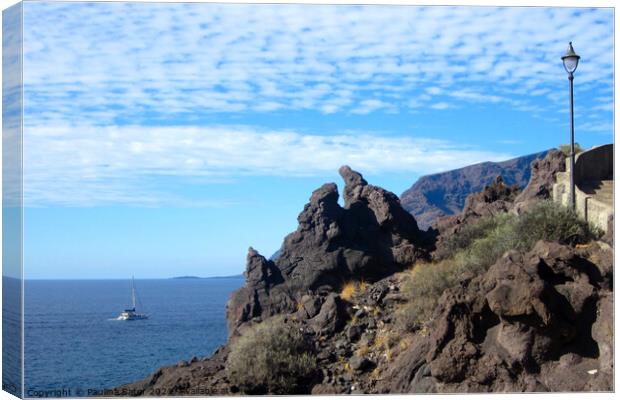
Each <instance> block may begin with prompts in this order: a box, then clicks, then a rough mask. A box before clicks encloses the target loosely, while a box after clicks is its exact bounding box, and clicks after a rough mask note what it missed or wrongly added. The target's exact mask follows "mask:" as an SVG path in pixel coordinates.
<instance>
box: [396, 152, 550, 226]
mask: <svg viewBox="0 0 620 400" xmlns="http://www.w3.org/2000/svg"><path fill="white" fill-rule="evenodd" d="M546 153H547V152H546V151H543V152H540V153H535V154H530V155H527V156H523V157H518V158H514V159H512V160H508V161H503V162H499V163H496V162H485V163H480V164H475V165H470V166H467V167H464V168H460V169H456V170H453V171H447V172H441V173H438V174H433V175H427V176H423V177H421V178H420V179H418V181H417V182H416V183H415V184H414V185H413V186H412V187H411V188H409V189H407V190H406V191H405V192H403V193H402V194H401V196H400V199H401V202H402V204H403V207H404V208H405V209H406V210H407V211H408V212H410V213H411V214H412V215H413V216H414V217H415V218H416V220H417V221H418V225H419V226H420V228H421V229H428V228H429V227H430V226H432V225H433V224H434V223H435V222H436V221H437V219H439V218H441V217H445V216H449V215H454V214H458V213H459V212H461V210H462V209H463V207H464V206H465V199H466V198H467V196H468V195H470V194H472V193H476V192H479V191H481V190H482V189H483V188H484V187H485V186H487V185H489V184H491V183H492V182H493V180H494V179H495V177H496V176H498V175H501V176H502V177H503V178H504V181H505V182H506V183H507V184H508V185H517V186H518V187H520V188H523V187H525V186H526V185H527V184H528V180H529V179H530V171H531V170H530V163H532V162H533V161H534V162H535V160H539V159H542V158H543V157H545V154H546ZM533 172H534V171H533V170H532V173H533Z"/></svg>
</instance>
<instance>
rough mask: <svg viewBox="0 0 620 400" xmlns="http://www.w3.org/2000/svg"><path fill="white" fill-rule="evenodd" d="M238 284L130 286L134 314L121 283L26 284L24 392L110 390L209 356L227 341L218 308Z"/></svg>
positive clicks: (142, 283) (206, 282)
mask: <svg viewBox="0 0 620 400" xmlns="http://www.w3.org/2000/svg"><path fill="white" fill-rule="evenodd" d="M242 284H243V279H242V278H224V279H161V280H136V289H137V292H138V298H139V300H140V303H141V304H142V305H143V307H140V303H139V304H138V306H139V307H138V311H139V312H146V313H148V314H149V319H148V320H141V321H117V320H114V318H115V317H116V316H118V314H119V313H120V312H121V311H122V310H123V308H124V307H126V306H128V305H129V304H130V302H131V297H130V293H131V292H130V282H129V281H123V280H66V281H58V280H55V281H52V280H49V281H43V280H31V281H26V283H25V304H24V306H25V324H26V332H25V342H24V343H25V363H26V368H25V384H26V391H28V390H31V391H32V390H60V389H73V393H75V392H76V391H77V389H80V390H88V389H102V388H110V387H113V386H117V385H120V384H124V383H129V382H132V381H136V380H139V379H142V378H145V377H147V376H148V375H149V374H151V373H152V372H154V371H155V370H156V369H157V368H159V367H161V366H163V365H168V364H175V363H177V362H178V361H179V360H187V359H190V358H191V357H193V356H198V357H204V356H209V355H211V353H212V352H213V351H214V350H215V349H216V348H217V347H218V346H220V345H222V344H224V343H225V341H226V335H227V332H226V321H225V318H224V307H225V304H226V301H227V300H228V297H229V295H230V293H231V292H232V291H233V290H235V289H237V288H239V287H241V286H242Z"/></svg>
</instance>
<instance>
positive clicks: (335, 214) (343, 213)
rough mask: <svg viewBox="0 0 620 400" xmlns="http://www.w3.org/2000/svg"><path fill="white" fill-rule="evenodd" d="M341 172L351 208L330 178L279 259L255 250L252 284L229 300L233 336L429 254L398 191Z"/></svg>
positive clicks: (250, 269)
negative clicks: (245, 326) (250, 324)
mask: <svg viewBox="0 0 620 400" xmlns="http://www.w3.org/2000/svg"><path fill="white" fill-rule="evenodd" d="M339 172H340V175H341V176H342V178H343V180H344V182H345V188H344V203H345V205H344V207H341V206H340V205H339V204H338V188H337V187H336V185H335V184H334V183H327V184H325V185H323V186H321V187H320V188H319V189H317V190H315V191H314V192H313V193H312V196H311V197H310V201H309V202H308V204H306V205H305V207H304V209H303V211H302V212H301V213H300V214H299V216H298V218H297V220H298V222H299V226H298V228H297V230H296V231H295V232H293V233H291V234H290V235H288V236H287V237H286V238H285V239H284V244H283V245H282V248H281V249H280V252H279V255H278V257H277V258H276V259H274V260H267V259H265V258H264V257H262V256H260V255H259V254H258V253H256V252H255V251H253V250H252V249H251V250H250V253H249V254H248V264H247V271H246V284H245V286H244V287H243V288H241V289H239V290H238V291H237V292H235V293H233V295H232V296H231V299H230V300H229V302H228V305H227V320H228V328H229V334H234V333H235V330H236V328H238V327H239V326H240V325H241V324H243V323H245V322H248V321H251V320H252V319H253V318H257V317H261V318H266V317H269V316H271V315H274V314H277V313H283V312H293V311H296V308H297V307H298V304H300V302H301V299H302V297H303V296H311V297H312V296H321V297H324V295H325V294H326V293H328V292H333V291H337V290H339V288H340V287H341V286H342V285H343V284H344V283H345V282H347V281H349V280H356V281H359V280H365V281H368V282H374V281H377V280H379V279H381V278H383V277H385V276H388V275H390V274H393V273H394V272H396V271H399V270H402V269H403V268H405V267H408V266H410V265H411V264H413V263H414V262H415V261H416V260H417V259H419V258H421V257H422V258H423V257H427V251H426V248H425V247H427V246H428V241H429V238H428V237H427V235H426V234H425V233H424V232H421V231H420V230H419V229H418V226H417V223H416V221H415V219H414V218H413V216H411V214H409V213H408V212H407V211H405V210H404V209H403V208H402V207H401V205H400V201H399V199H398V197H397V196H396V195H394V194H393V193H391V192H389V191H387V190H384V189H382V188H380V187H377V186H373V185H369V184H368V183H367V182H366V180H365V179H364V178H363V177H362V175H361V174H359V173H358V172H355V171H353V170H351V168H349V167H347V166H344V167H342V168H340V170H339ZM308 301H310V300H308V298H306V304H308ZM299 315H300V316H302V315H303V313H302V314H299ZM308 315H309V314H308Z"/></svg>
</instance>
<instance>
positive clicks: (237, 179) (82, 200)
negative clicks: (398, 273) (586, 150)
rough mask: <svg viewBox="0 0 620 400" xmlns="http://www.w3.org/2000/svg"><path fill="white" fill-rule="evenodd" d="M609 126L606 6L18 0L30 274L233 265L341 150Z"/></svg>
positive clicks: (394, 170)
mask: <svg viewBox="0 0 620 400" xmlns="http://www.w3.org/2000/svg"><path fill="white" fill-rule="evenodd" d="M571 40H572V41H573V43H574V46H575V50H576V51H577V52H578V53H579V54H580V55H581V56H582V60H581V63H580V65H579V68H578V69H577V72H576V78H575V104H576V108H575V112H576V114H575V121H576V135H577V141H578V142H579V143H581V144H582V145H584V146H586V147H589V146H592V145H595V144H601V143H608V142H610V141H612V140H613V61H614V60H613V11H612V10H611V9H587V8H580V9H574V8H531V7H528V8H525V7H523V8H488V7H456V8H454V7H417V6H312V5H233V4H199V3H188V4H179V3H177V4H155V3H46V2H28V3H25V5H24V103H25V112H24V147H25V150H24V151H25V152H24V158H25V159H24V165H25V170H24V179H25V186H24V199H25V205H26V213H25V233H24V234H25V246H26V247H25V260H24V261H25V269H26V270H25V274H26V277H28V278H126V277H128V276H130V275H132V274H134V275H136V277H140V278H158V277H169V276H175V275H199V276H212V275H230V274H236V273H240V272H242V271H243V269H244V263H245V256H246V252H247V248H248V247H249V246H253V247H255V248H256V249H258V250H259V251H260V252H261V253H263V254H265V255H270V254H272V253H273V252H274V251H276V250H277V249H278V248H279V246H280V243H281V241H282V238H283V237H284V236H285V235H286V234H287V233H289V232H291V231H293V230H294V229H295V227H296V217H297V214H298V213H299V212H300V211H301V209H302V208H303V205H304V204H305V202H306V201H307V200H308V198H309V196H310V193H311V191H312V190H313V189H315V188H317V187H318V186H320V185H321V184H322V183H324V182H329V181H333V182H336V183H337V184H338V185H339V186H340V187H342V184H341V181H340V178H339V177H338V175H337V169H338V167H339V166H340V165H343V164H348V165H350V166H351V167H352V168H354V169H357V170H359V171H361V172H362V173H363V174H364V175H365V176H366V177H367V179H368V180H369V181H370V182H371V183H374V184H378V185H380V186H383V187H385V188H387V189H389V190H392V191H393V192H395V193H396V194H400V193H402V191H403V190H405V189H406V188H408V187H409V186H410V185H411V184H413V183H414V182H415V181H416V179H417V178H418V177H419V176H421V175H424V174H429V173H433V172H438V171H444V170H450V169H454V168H458V167H462V166H465V165H469V164H472V163H476V162H481V161H487V160H494V161H499V160H504V159H508V158H511V157H513V156H519V155H523V154H529V153H533V152H537V151H541V150H544V149H547V148H550V147H555V146H557V145H559V144H560V143H566V142H567V138H568V109H567V106H568V98H567V96H568V80H567V79H566V73H565V71H564V69H563V67H562V64H561V60H560V57H561V56H562V55H563V54H564V52H565V51H566V47H567V43H568V42H569V41H571Z"/></svg>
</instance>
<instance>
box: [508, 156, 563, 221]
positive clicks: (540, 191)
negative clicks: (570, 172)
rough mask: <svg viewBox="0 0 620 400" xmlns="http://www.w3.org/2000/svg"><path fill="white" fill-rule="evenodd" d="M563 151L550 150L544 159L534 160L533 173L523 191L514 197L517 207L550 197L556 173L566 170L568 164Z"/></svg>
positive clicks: (524, 206)
mask: <svg viewBox="0 0 620 400" xmlns="http://www.w3.org/2000/svg"><path fill="white" fill-rule="evenodd" d="M564 160H565V157H564V154H562V152H561V151H559V150H556V149H553V150H549V152H548V153H547V155H546V156H545V158H543V159H542V160H534V161H532V175H531V177H530V181H529V183H528V184H527V186H526V187H525V189H523V191H522V192H521V193H520V194H519V195H518V196H517V197H516V198H515V199H514V203H515V208H516V209H517V211H518V210H520V209H524V208H527V206H528V204H529V203H531V202H532V201H533V200H534V201H535V200H537V199H538V200H539V199H549V198H551V193H552V191H553V184H554V183H555V174H556V173H558V172H564V171H565V170H566V164H565V162H564Z"/></svg>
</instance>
